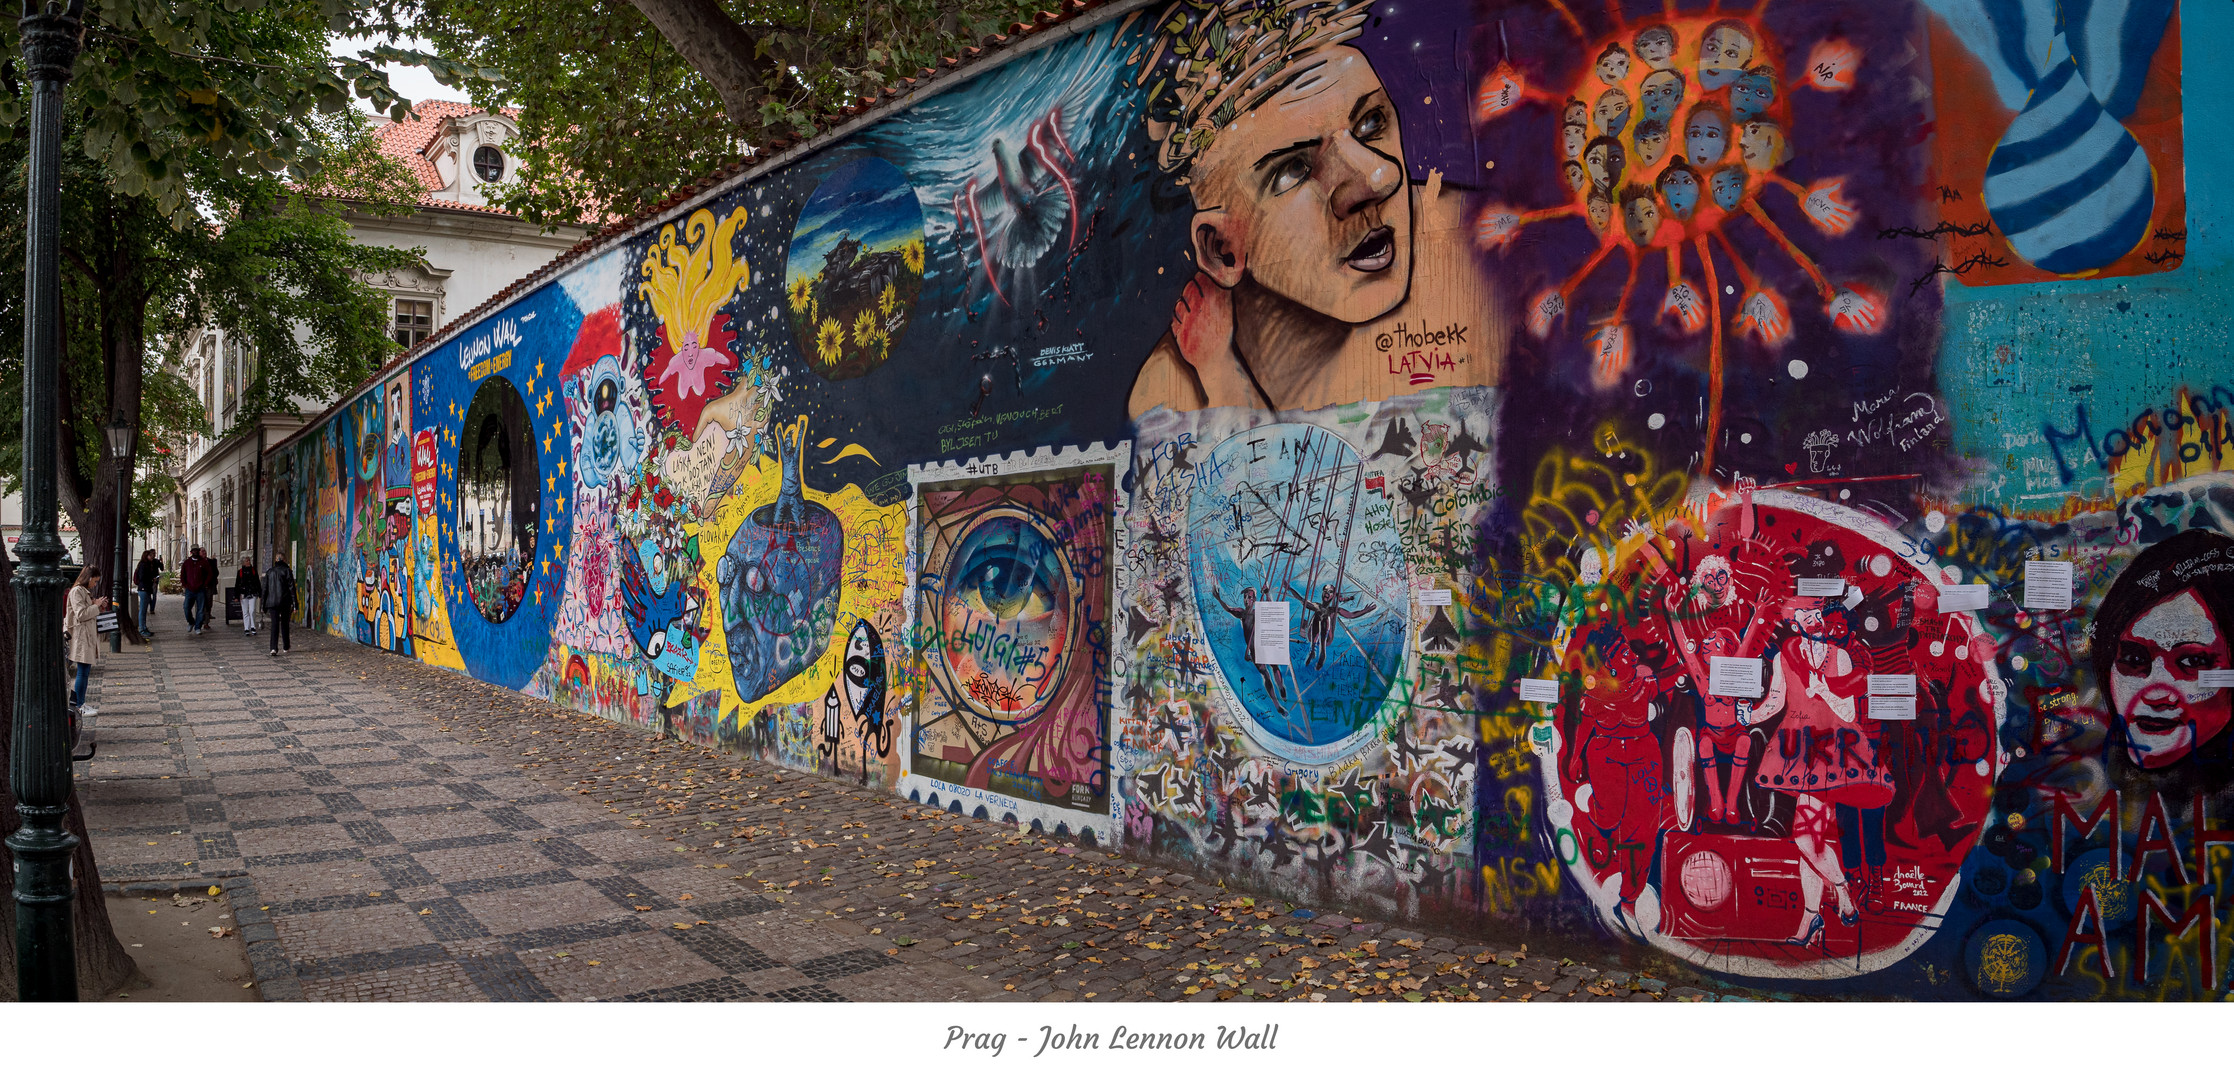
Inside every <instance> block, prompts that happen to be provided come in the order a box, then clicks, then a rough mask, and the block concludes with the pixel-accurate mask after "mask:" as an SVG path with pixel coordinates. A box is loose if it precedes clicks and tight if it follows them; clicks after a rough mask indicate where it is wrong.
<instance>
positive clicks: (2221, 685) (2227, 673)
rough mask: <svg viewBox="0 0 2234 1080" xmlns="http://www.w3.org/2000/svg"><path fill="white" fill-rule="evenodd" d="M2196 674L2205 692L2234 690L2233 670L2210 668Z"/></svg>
mask: <svg viewBox="0 0 2234 1080" xmlns="http://www.w3.org/2000/svg"><path fill="white" fill-rule="evenodd" d="M2197 674H2198V675H2199V676H2201V679H2202V683H2203V689H2205V690H2234V668H2211V669H2209V670H2207V671H2201V672H2197Z"/></svg>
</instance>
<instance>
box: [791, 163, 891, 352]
mask: <svg viewBox="0 0 2234 1080" xmlns="http://www.w3.org/2000/svg"><path fill="white" fill-rule="evenodd" d="M923 250H924V246H923V210H922V207H921V206H920V205H919V204H918V203H917V202H916V198H915V190H914V189H913V188H911V187H909V186H908V181H907V177H906V176H904V175H902V174H901V172H900V170H899V169H897V168H895V167H894V166H893V165H892V163H890V162H888V161H885V160H884V159H883V158H875V157H864V158H856V159H854V160H852V161H849V162H846V163H845V164H843V165H840V166H838V167H837V168H836V169H834V170H832V171H831V172H830V174H829V175H828V176H825V177H823V179H822V182H821V184H820V185H818V186H817V187H816V188H815V192H814V195H813V196H812V197H810V198H809V199H808V200H807V202H806V205H805V206H803V207H801V208H800V211H799V224H798V226H797V227H796V228H795V229H794V230H793V232H792V237H791V249H790V251H789V253H788V255H787V257H786V260H785V267H784V278H785V280H784V298H785V300H786V302H787V306H788V308H789V310H790V319H791V328H792V334H793V336H794V337H795V338H796V339H797V340H798V342H799V351H800V352H801V353H802V354H803V355H805V356H806V357H807V360H808V363H809V366H811V367H813V368H814V369H815V371H817V372H819V373H820V374H821V375H822V377H823V378H826V379H831V380H838V379H851V378H856V377H859V376H862V375H866V374H868V373H869V372H871V371H874V370H876V369H877V368H878V367H879V366H881V365H883V363H884V361H885V360H886V359H887V358H889V357H890V356H891V355H892V350H893V347H894V346H896V345H897V344H898V343H899V341H900V336H901V334H902V333H903V332H904V331H906V329H907V325H908V316H909V314H910V313H911V312H912V311H913V310H914V308H915V300H916V297H918V296H920V295H921V294H922V292H923Z"/></svg>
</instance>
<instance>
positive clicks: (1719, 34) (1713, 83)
mask: <svg viewBox="0 0 2234 1080" xmlns="http://www.w3.org/2000/svg"><path fill="white" fill-rule="evenodd" d="M1752 62H1753V32H1752V31H1751V30H1748V29H1746V28H1745V24H1743V23H1739V22H1734V21H1728V20H1725V21H1723V22H1718V23H1716V24H1714V25H1713V26H1711V27H1708V28H1707V32H1706V38H1705V39H1704V40H1703V41H1701V42H1700V43H1699V85H1700V86H1702V87H1704V88H1706V89H1708V90H1720V89H1722V88H1723V87H1725V86H1728V85H1730V83H1731V82H1732V81H1734V80H1735V79H1737V77H1738V76H1739V75H1740V74H1743V73H1744V71H1745V67H1746V65H1747V64H1750V63H1752Z"/></svg>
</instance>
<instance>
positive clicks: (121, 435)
mask: <svg viewBox="0 0 2234 1080" xmlns="http://www.w3.org/2000/svg"><path fill="white" fill-rule="evenodd" d="M108 430H109V456H110V457H113V458H115V459H116V576H115V578H114V581H115V583H116V585H115V588H114V590H113V591H114V592H115V593H116V612H117V614H116V632H115V633H113V634H110V635H109V651H110V652H112V653H120V652H123V651H124V608H125V604H124V560H125V558H126V556H125V554H124V540H125V536H124V500H125V499H126V498H127V497H128V496H130V495H131V494H132V440H133V438H134V437H135V436H137V435H138V434H139V428H138V425H136V424H134V423H132V422H131V421H130V420H126V419H125V418H124V410H122V409H118V410H117V412H116V416H115V418H114V419H111V420H110V421H109V429H108ZM140 629H141V631H142V632H145V631H146V629H147V628H146V627H144V626H143V627H141V628H140Z"/></svg>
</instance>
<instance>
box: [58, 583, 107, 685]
mask: <svg viewBox="0 0 2234 1080" xmlns="http://www.w3.org/2000/svg"><path fill="white" fill-rule="evenodd" d="M108 609H109V598H108V597H106V596H103V595H101V568H100V567H97V566H88V567H86V568H85V569H83V570H81V571H79V572H78V580H77V584H75V585H72V586H70V603H69V607H68V608H67V609H65V610H64V612H63V615H62V636H63V637H64V639H66V641H67V642H68V648H69V657H70V663H72V664H74V665H76V667H77V680H76V681H75V682H73V683H72V684H71V686H70V707H71V708H73V709H76V710H78V711H79V712H81V713H84V714H85V715H89V716H90V715H92V713H91V710H88V709H86V708H85V681H86V679H88V678H90V677H91V676H92V674H93V661H94V659H95V658H96V657H99V656H100V655H101V632H100V631H99V630H98V629H95V627H94V623H95V621H96V620H98V619H99V618H100V617H101V613H102V612H104V611H107V610H108Z"/></svg>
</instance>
